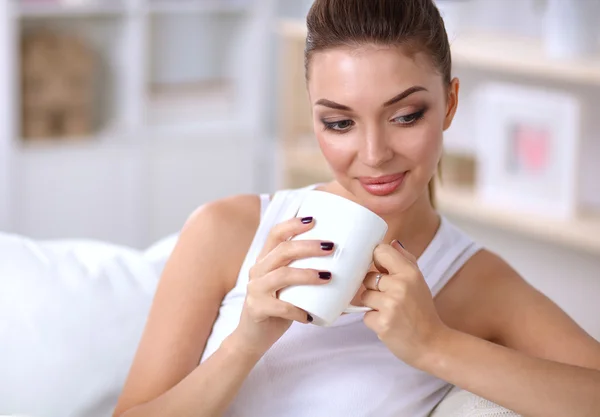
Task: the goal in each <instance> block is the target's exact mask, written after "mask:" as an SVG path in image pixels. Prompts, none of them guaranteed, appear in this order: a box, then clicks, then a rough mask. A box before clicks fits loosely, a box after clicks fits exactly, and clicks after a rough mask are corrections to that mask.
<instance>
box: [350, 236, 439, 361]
mask: <svg viewBox="0 0 600 417" xmlns="http://www.w3.org/2000/svg"><path fill="white" fill-rule="evenodd" d="M374 260H375V266H376V268H377V269H378V270H379V271H380V272H381V273H382V277H381V278H380V280H379V282H378V283H377V282H376V281H377V275H378V273H376V272H369V274H367V277H366V279H365V282H364V284H365V287H366V288H367V291H365V292H364V293H363V295H362V300H363V302H364V304H365V305H366V306H368V307H371V308H373V310H374V311H370V312H368V313H366V315H365V318H364V322H365V324H366V325H367V326H368V327H369V328H370V329H372V330H373V331H374V332H375V333H377V336H378V337H379V339H380V340H381V341H382V342H383V343H384V344H385V345H386V346H387V347H388V349H390V351H392V353H393V354H394V355H396V356H397V357H398V358H400V359H401V360H402V361H404V362H406V363H408V364H410V365H412V366H415V367H418V363H419V360H420V359H421V358H423V357H424V355H426V354H427V353H428V352H429V349H431V348H432V347H433V346H434V345H435V344H436V343H437V341H439V340H440V339H441V337H442V336H443V335H444V334H445V331H446V330H447V327H446V326H445V325H444V323H443V322H442V320H441V319H440V317H439V315H438V313H437V311H436V308H435V305H434V303H433V298H432V296H431V291H430V290H429V287H428V286H427V283H426V282H425V280H424V278H423V275H422V274H421V271H420V270H419V267H418V266H417V260H416V259H415V257H414V256H412V255H411V254H410V253H409V252H407V251H406V250H405V249H404V248H402V246H401V245H400V244H399V243H398V241H394V242H393V243H392V244H391V245H386V244H382V245H379V246H378V247H377V248H376V249H375V252H374Z"/></svg>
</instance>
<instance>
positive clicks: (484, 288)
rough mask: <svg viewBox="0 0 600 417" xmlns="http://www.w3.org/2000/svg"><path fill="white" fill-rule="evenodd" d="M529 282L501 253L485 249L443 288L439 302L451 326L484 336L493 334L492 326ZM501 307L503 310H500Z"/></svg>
mask: <svg viewBox="0 0 600 417" xmlns="http://www.w3.org/2000/svg"><path fill="white" fill-rule="evenodd" d="M523 285H525V281H524V280H523V278H521V276H520V275H519V274H518V272H516V271H515V269H513V268H512V267H511V266H510V264H509V263H508V262H506V261H505V260H504V259H503V258H502V257H500V256H499V255H498V254H496V253H494V252H492V251H490V250H488V249H481V250H479V251H478V252H477V253H475V254H474V255H473V256H472V257H471V258H470V259H469V260H468V261H467V262H466V263H465V264H464V265H463V267H462V268H461V269H460V270H459V271H458V272H457V273H456V274H455V275H454V277H453V278H452V280H451V281H450V282H449V283H448V284H447V285H446V286H445V287H444V288H443V289H442V290H441V291H440V294H439V295H438V297H437V298H436V304H437V306H438V310H439V312H440V316H442V318H443V319H444V321H446V322H447V323H448V324H449V325H450V326H451V327H455V328H460V330H462V331H465V332H467V333H470V334H474V335H476V336H478V337H481V338H483V339H489V338H490V337H491V334H490V331H491V330H492V329H491V327H490V326H489V324H490V322H491V321H492V320H495V319H496V318H498V317H499V316H501V315H502V314H503V312H502V310H504V309H506V308H508V306H509V303H510V300H511V297H513V296H514V293H515V292H518V291H520V290H519V289H522V288H524V287H523ZM499 310H500V311H499Z"/></svg>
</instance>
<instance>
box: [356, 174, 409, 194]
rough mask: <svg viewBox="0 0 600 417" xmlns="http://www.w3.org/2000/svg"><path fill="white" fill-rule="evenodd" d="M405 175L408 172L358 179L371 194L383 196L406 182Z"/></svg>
mask: <svg viewBox="0 0 600 417" xmlns="http://www.w3.org/2000/svg"><path fill="white" fill-rule="evenodd" d="M404 177H406V172H403V173H401V174H395V175H385V176H382V177H360V178H359V179H358V180H359V181H360V184H361V185H362V186H363V188H364V189H365V190H366V191H367V192H368V193H369V194H372V195H375V196H379V197H381V196H386V195H389V194H392V193H393V192H394V191H396V190H397V189H398V188H399V187H400V186H401V185H402V182H404Z"/></svg>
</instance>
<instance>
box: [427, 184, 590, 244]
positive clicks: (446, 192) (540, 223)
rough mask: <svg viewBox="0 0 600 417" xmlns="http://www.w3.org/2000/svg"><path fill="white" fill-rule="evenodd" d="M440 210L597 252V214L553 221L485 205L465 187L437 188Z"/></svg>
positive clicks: (548, 240) (551, 241)
mask: <svg viewBox="0 0 600 417" xmlns="http://www.w3.org/2000/svg"><path fill="white" fill-rule="evenodd" d="M436 192H437V205H438V208H439V210H440V211H441V212H442V213H447V214H449V215H453V216H456V217H459V218H463V219H468V220H472V221H475V222H479V223H483V224H487V225H491V226H495V227H498V228H501V229H504V230H508V231H511V232H515V233H519V234H522V235H526V236H530V237H532V238H536V239H540V240H543V241H547V242H550V243H555V244H558V245H562V246H566V247H570V248H572V249H576V250H583V251H586V252H590V253H593V254H600V215H599V216H597V217H594V216H588V217H583V218H580V219H572V220H556V219H551V218H545V217H543V216H541V215H536V214H528V213H522V212H517V211H514V212H511V211H507V210H505V209H500V208H496V207H494V206H492V205H490V204H486V203H485V202H483V201H481V200H480V199H478V198H477V196H476V195H475V194H474V193H473V192H472V191H468V190H460V189H452V188H446V187H438V189H437V190H436Z"/></svg>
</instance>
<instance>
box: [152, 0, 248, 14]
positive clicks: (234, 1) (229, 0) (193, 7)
mask: <svg viewBox="0 0 600 417" xmlns="http://www.w3.org/2000/svg"><path fill="white" fill-rule="evenodd" d="M249 6H250V1H248V0H159V1H149V4H148V10H149V11H150V12H151V13H154V14H175V13H223V12H224V13H236V12H245V11H247V10H248V9H249Z"/></svg>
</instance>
